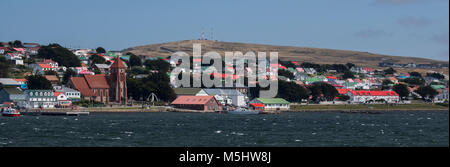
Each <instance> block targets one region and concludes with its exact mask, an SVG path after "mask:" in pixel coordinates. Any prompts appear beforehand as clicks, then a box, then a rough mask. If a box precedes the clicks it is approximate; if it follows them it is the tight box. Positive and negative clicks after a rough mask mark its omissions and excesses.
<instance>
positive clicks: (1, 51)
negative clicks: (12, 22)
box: [0, 47, 9, 54]
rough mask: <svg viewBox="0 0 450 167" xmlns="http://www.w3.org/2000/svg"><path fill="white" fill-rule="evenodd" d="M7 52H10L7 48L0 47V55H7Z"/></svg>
mask: <svg viewBox="0 0 450 167" xmlns="http://www.w3.org/2000/svg"><path fill="white" fill-rule="evenodd" d="M6 51H9V49H8V48H7V47H0V54H5V53H6Z"/></svg>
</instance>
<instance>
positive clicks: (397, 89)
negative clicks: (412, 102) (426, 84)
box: [392, 84, 409, 99]
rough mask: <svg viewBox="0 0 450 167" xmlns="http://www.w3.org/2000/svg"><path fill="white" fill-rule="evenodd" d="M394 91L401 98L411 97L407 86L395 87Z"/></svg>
mask: <svg viewBox="0 0 450 167" xmlns="http://www.w3.org/2000/svg"><path fill="white" fill-rule="evenodd" d="M392 90H394V91H395V92H396V93H397V94H398V96H400V98H402V99H405V98H406V97H408V95H409V89H408V86H407V85H405V84H397V85H394V87H393V88H392Z"/></svg>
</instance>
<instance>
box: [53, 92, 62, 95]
mask: <svg viewBox="0 0 450 167" xmlns="http://www.w3.org/2000/svg"><path fill="white" fill-rule="evenodd" d="M53 94H54V95H55V96H59V95H60V94H62V92H53Z"/></svg>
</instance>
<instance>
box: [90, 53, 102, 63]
mask: <svg viewBox="0 0 450 167" xmlns="http://www.w3.org/2000/svg"><path fill="white" fill-rule="evenodd" d="M89 61H90V62H91V64H105V62H106V60H105V58H103V57H102V56H99V55H97V54H94V55H92V56H91V57H89Z"/></svg>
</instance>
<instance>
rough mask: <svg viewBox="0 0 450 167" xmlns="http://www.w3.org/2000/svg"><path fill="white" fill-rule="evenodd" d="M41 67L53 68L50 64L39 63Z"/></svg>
mask: <svg viewBox="0 0 450 167" xmlns="http://www.w3.org/2000/svg"><path fill="white" fill-rule="evenodd" d="M39 67H41V68H53V67H52V66H51V65H50V64H39Z"/></svg>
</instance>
